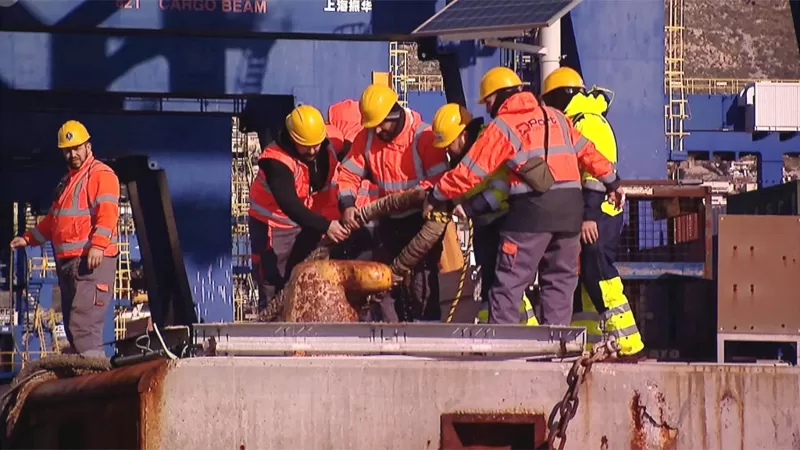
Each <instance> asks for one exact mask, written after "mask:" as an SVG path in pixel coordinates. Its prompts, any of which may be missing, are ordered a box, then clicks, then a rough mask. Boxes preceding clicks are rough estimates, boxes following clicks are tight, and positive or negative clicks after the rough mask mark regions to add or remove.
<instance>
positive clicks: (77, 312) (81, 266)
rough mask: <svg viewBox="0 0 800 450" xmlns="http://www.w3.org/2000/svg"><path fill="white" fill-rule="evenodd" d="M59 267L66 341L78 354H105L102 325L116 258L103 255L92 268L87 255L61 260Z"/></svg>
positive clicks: (115, 268) (112, 283)
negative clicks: (88, 265)
mask: <svg viewBox="0 0 800 450" xmlns="http://www.w3.org/2000/svg"><path fill="white" fill-rule="evenodd" d="M56 266H57V268H58V285H59V287H60V288H61V313H62V314H63V315H64V329H65V330H66V333H67V340H69V343H70V345H71V346H72V348H73V349H74V350H75V353H80V354H81V355H84V356H97V357H103V356H105V352H104V351H103V326H104V325H105V318H106V312H107V311H108V307H109V305H110V304H111V301H112V298H113V296H114V276H115V274H116V270H117V258H116V257H104V258H103V261H102V262H101V263H100V265H99V266H98V267H97V268H95V269H94V270H91V271H90V270H89V269H88V267H87V266H86V257H85V256H82V257H80V258H77V257H76V258H67V259H62V260H59V261H57V263H56Z"/></svg>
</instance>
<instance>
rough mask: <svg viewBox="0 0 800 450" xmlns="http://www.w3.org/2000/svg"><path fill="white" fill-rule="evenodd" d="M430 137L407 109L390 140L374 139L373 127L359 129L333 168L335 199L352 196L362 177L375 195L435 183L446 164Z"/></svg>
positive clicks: (380, 195) (441, 151)
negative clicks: (341, 158) (336, 168)
mask: <svg viewBox="0 0 800 450" xmlns="http://www.w3.org/2000/svg"><path fill="white" fill-rule="evenodd" d="M433 140H434V135H433V131H431V129H430V126H429V125H428V124H426V123H423V122H422V121H421V120H420V119H419V114H416V113H414V112H412V111H409V110H406V123H405V126H404V127H403V130H402V131H401V132H400V133H399V134H398V135H397V137H395V139H394V140H393V141H392V142H383V141H381V140H380V139H378V138H377V137H376V135H375V130H372V129H364V130H362V131H361V132H359V134H358V135H357V136H356V138H355V141H354V142H353V147H352V148H351V149H350V154H349V155H348V156H347V158H345V159H344V161H342V164H341V165H340V166H339V170H338V171H337V185H338V187H339V199H340V200H341V199H345V198H347V197H351V198H354V199H355V198H356V197H357V194H358V191H359V188H362V182H363V180H369V181H372V182H374V183H375V184H376V185H377V187H378V196H379V197H384V196H386V195H389V194H393V193H397V192H402V191H405V190H408V189H412V188H416V187H420V186H422V187H424V186H425V184H426V183H429V182H430V183H432V182H435V181H436V180H438V179H439V178H440V177H441V176H442V174H443V173H444V172H445V171H446V170H447V168H448V166H447V158H446V155H445V149H440V148H436V147H434V146H433ZM362 190H363V189H362ZM412 213H414V212H413V211H409V212H408V213H407V214H412Z"/></svg>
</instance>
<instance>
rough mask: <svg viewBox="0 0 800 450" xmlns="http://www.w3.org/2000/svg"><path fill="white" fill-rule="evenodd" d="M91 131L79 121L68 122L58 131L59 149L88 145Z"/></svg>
mask: <svg viewBox="0 0 800 450" xmlns="http://www.w3.org/2000/svg"><path fill="white" fill-rule="evenodd" d="M90 137H91V136H89V131H88V130H87V129H86V127H85V126H83V124H82V123H80V122H78V121H77V120H68V121H66V122H64V125H61V128H59V129H58V148H70V147H77V146H79V145H81V144H84V143H86V142H87V141H88V140H89V138H90Z"/></svg>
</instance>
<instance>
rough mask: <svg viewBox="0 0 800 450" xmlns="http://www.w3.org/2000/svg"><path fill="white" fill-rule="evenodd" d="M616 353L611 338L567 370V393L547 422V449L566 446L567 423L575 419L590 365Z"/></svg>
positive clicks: (613, 341)
mask: <svg viewBox="0 0 800 450" xmlns="http://www.w3.org/2000/svg"><path fill="white" fill-rule="evenodd" d="M618 351H619V344H618V343H617V342H616V341H615V340H614V338H613V337H612V338H610V340H607V341H602V342H598V343H597V344H595V345H594V347H592V351H591V353H588V354H586V353H584V354H583V355H581V357H580V358H578V359H577V360H576V361H575V363H573V364H572V368H570V369H569V373H568V374H567V392H566V393H565V394H564V398H562V399H561V401H560V402H558V403H556V406H555V407H554V408H553V411H552V412H551V413H550V418H549V420H548V421H547V428H548V430H549V435H548V437H547V444H548V449H550V450H556V449H558V450H564V446H565V445H566V444H567V427H568V426H569V421H570V420H572V418H573V417H575V414H576V413H577V412H578V405H579V404H580V401H579V400H578V392H579V391H580V387H581V385H582V384H583V382H584V381H586V376H587V375H588V374H589V372H590V371H591V370H592V364H594V363H596V362H598V361H602V360H604V359H606V358H611V357H615V356H616V355H617V352H618ZM556 441H558V444H556Z"/></svg>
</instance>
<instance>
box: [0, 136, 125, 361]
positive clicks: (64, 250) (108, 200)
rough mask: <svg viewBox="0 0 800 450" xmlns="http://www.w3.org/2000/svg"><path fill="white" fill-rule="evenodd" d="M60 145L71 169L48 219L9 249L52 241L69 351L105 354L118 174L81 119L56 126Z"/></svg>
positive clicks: (113, 268)
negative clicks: (95, 149)
mask: <svg viewBox="0 0 800 450" xmlns="http://www.w3.org/2000/svg"><path fill="white" fill-rule="evenodd" d="M58 148H60V149H61V151H62V152H63V154H64V158H65V159H66V160H67V166H68V168H69V172H68V173H67V175H66V176H65V177H64V178H63V179H62V180H61V182H60V183H59V185H58V188H57V189H56V195H55V200H54V201H53V204H52V206H51V208H50V211H49V212H48V213H47V215H46V216H45V218H44V219H43V220H42V221H41V222H39V224H38V225H37V226H36V228H34V229H33V230H31V231H27V232H26V233H25V234H24V235H23V236H21V237H15V238H14V239H13V240H12V241H11V248H22V247H25V246H27V245H42V244H44V243H45V242H47V241H51V242H52V244H53V251H54V253H55V258H56V270H57V272H58V284H59V287H60V288H61V312H62V314H63V316H64V328H65V329H66V333H67V340H69V343H70V346H71V349H69V350H68V352H74V353H79V354H81V355H84V356H94V357H102V356H104V355H105V352H104V351H103V325H104V323H105V316H106V311H107V310H108V306H109V304H111V299H112V297H113V288H114V275H115V272H116V268H117V254H118V253H119V251H118V249H117V245H116V242H117V221H118V219H119V179H118V178H117V175H116V174H115V173H114V171H113V170H111V168H110V167H108V166H107V165H105V164H103V163H102V162H100V161H98V160H96V159H95V158H94V156H93V155H92V144H91V142H90V136H89V132H88V131H87V130H86V127H85V126H83V124H81V123H80V122H78V121H75V120H70V121H68V122H66V123H65V124H64V125H63V126H62V127H61V128H60V129H59V130H58Z"/></svg>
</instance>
